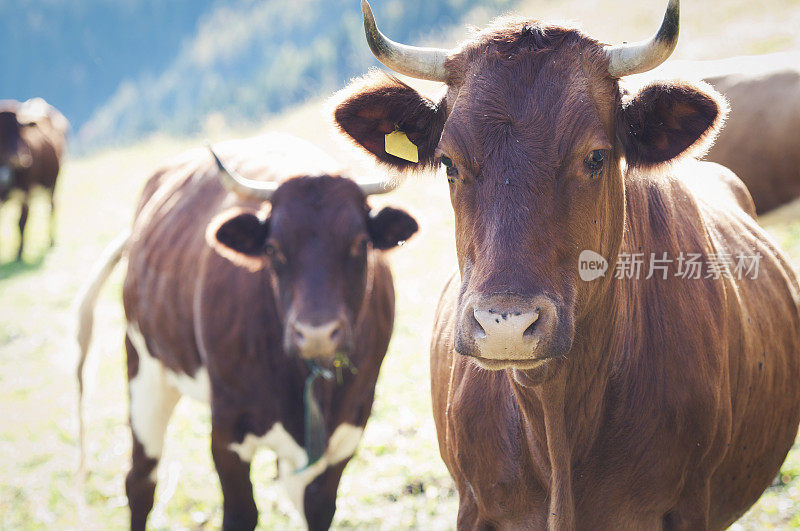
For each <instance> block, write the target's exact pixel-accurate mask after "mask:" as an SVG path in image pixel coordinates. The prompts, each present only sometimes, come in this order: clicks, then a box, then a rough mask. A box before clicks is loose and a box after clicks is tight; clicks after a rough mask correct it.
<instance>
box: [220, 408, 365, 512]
mask: <svg viewBox="0 0 800 531" xmlns="http://www.w3.org/2000/svg"><path fill="white" fill-rule="evenodd" d="M363 433H364V428H361V427H359V426H354V425H352V424H340V425H339V426H337V427H336V429H335V430H334V432H333V435H331V436H330V438H329V439H328V446H327V447H326V448H325V453H323V454H322V457H320V458H319V460H318V461H317V462H315V463H314V464H312V465H311V466H309V467H308V468H305V467H306V465H307V464H308V456H307V455H306V451H305V449H304V448H303V447H302V446H300V445H299V444H297V441H295V440H294V438H293V437H292V436H291V435H290V434H289V432H287V431H286V429H285V428H284V427H283V425H282V424H281V423H280V422H276V423H275V424H274V425H273V426H272V428H270V430H269V431H268V432H267V433H265V434H264V435H261V436H259V437H257V436H255V435H253V434H251V433H248V434H247V435H246V436H245V438H244V440H242V442H241V443H233V444H231V445H230V449H231V451H233V452H236V453H237V454H238V455H239V457H240V458H241V459H242V460H243V461H247V462H248V463H249V462H250V461H252V459H253V456H254V455H255V451H256V449H257V448H258V447H259V446H266V447H268V448H270V449H271V450H272V451H274V452H275V454H276V455H277V456H278V460H279V461H278V463H279V467H278V475H279V477H280V481H281V483H283V485H284V488H285V489H286V491H287V493H288V494H289V498H290V499H291V500H292V503H293V504H294V506H295V507H296V508H297V510H298V512H299V513H300V515H301V516H302V517H303V518H305V510H304V508H303V495H304V494H305V490H306V487H307V486H308V485H309V484H310V483H311V482H312V481H314V479H315V478H316V477H317V476H319V475H320V474H322V473H323V472H325V469H326V468H328V467H331V466H334V465H336V464H338V463H341V462H342V461H344V460H345V459H347V458H348V457H350V456H352V455H353V454H354V453H355V452H356V448H357V447H358V442H359V441H360V440H361V435H362V434H363Z"/></svg>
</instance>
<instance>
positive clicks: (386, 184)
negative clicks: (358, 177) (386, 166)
mask: <svg viewBox="0 0 800 531" xmlns="http://www.w3.org/2000/svg"><path fill="white" fill-rule="evenodd" d="M356 184H357V185H358V187H359V188H361V191H362V192H364V195H377V194H388V193H389V192H391V191H392V190H394V189H395V188H397V184H396V183H395V182H394V181H377V182H369V183H360V182H358V181H356Z"/></svg>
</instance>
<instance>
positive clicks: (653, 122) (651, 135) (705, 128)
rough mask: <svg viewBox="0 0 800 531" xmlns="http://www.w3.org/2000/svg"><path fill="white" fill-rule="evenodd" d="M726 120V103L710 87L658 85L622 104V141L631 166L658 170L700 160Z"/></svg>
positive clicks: (619, 126) (678, 83)
mask: <svg viewBox="0 0 800 531" xmlns="http://www.w3.org/2000/svg"><path fill="white" fill-rule="evenodd" d="M727 114H728V105H727V102H726V101H725V98H723V97H722V95H720V94H719V93H718V92H717V91H715V90H714V89H713V88H711V86H710V85H708V84H706V83H696V84H690V83H686V82H681V81H671V82H659V83H654V84H651V85H648V86H646V87H644V88H643V89H642V90H640V91H639V92H638V93H637V94H635V95H633V96H632V97H630V98H628V99H627V101H625V100H624V101H623V104H622V107H621V109H620V113H619V116H618V119H617V136H618V138H619V140H620V141H621V142H622V145H623V148H624V150H625V158H626V159H627V161H628V164H630V165H636V166H649V165H654V164H659V163H661V162H666V161H668V160H670V159H672V158H675V157H677V156H678V155H680V154H682V153H686V154H691V155H695V156H701V155H703V154H704V153H705V152H706V151H707V150H708V148H710V147H711V145H712V144H713V142H714V138H715V137H716V135H717V133H718V132H719V130H720V128H721V127H722V123H723V122H724V120H725V117H726V116H727Z"/></svg>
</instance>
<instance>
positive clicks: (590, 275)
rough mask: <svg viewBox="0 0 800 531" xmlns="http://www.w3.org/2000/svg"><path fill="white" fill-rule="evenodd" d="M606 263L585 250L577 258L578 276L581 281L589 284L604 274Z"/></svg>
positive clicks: (595, 254) (594, 253)
mask: <svg viewBox="0 0 800 531" xmlns="http://www.w3.org/2000/svg"><path fill="white" fill-rule="evenodd" d="M607 270H608V261H607V260H606V259H605V258H603V257H602V256H600V255H599V254H597V253H596V252H594V251H590V250H589V249H585V250H583V251H581V255H580V256H579V257H578V274H579V275H580V276H581V280H583V281H585V282H590V281H592V280H595V279H597V278H600V277H602V276H604V275H605V274H606V271H607Z"/></svg>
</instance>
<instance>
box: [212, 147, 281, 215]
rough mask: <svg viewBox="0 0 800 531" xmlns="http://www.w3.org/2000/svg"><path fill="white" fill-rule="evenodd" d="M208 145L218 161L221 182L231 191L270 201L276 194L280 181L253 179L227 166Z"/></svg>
mask: <svg viewBox="0 0 800 531" xmlns="http://www.w3.org/2000/svg"><path fill="white" fill-rule="evenodd" d="M206 147H207V148H208V151H210V152H211V156H212V157H214V162H216V163H217V168H219V180H220V182H221V183H222V185H223V186H224V187H225V188H227V189H228V190H230V191H231V192H234V193H236V194H238V195H240V196H242V197H246V198H249V199H258V200H260V201H269V199H270V198H271V197H272V194H274V193H275V190H277V189H278V186H280V183H276V182H269V181H254V180H253V179H248V178H247V177H244V176H243V175H241V174H240V173H239V172H237V171H236V170H232V169H228V168H226V167H225V165H224V164H223V163H222V161H221V160H220V159H219V157H218V156H217V154H216V153H214V150H213V149H212V147H211V144H208V143H207V144H206Z"/></svg>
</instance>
